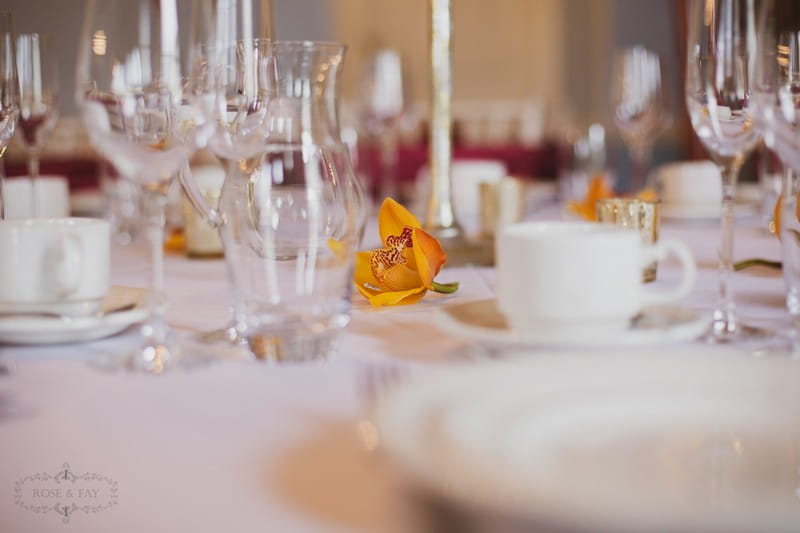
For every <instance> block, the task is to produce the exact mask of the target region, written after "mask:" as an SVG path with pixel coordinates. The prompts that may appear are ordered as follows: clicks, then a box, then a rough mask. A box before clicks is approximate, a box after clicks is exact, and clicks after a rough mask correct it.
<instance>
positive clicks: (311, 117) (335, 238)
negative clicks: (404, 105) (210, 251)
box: [190, 41, 364, 361]
mask: <svg viewBox="0 0 800 533" xmlns="http://www.w3.org/2000/svg"><path fill="white" fill-rule="evenodd" d="M343 55H344V47H343V46H342V45H340V44H338V43H312V42H281V41H276V42H272V43H270V44H269V53H268V54H266V55H262V56H260V57H261V58H262V59H263V60H264V61H266V63H267V64H268V65H269V68H268V69H266V70H261V71H260V72H262V73H264V75H265V76H267V79H266V84H267V86H268V88H267V89H266V93H267V94H266V96H265V97H264V98H263V99H260V101H259V102H258V105H259V106H267V112H266V123H264V121H261V120H259V121H258V122H259V125H260V126H259V127H260V128H262V129H263V132H264V136H263V141H262V142H261V143H259V145H260V146H259V151H260V155H258V157H257V158H256V159H255V160H254V159H252V158H251V159H250V160H245V159H244V158H239V159H240V160H241V164H239V165H230V166H229V168H228V172H227V175H226V178H225V183H224V184H223V187H222V193H221V197H220V202H219V213H220V216H221V217H222V218H223V219H224V223H223V224H222V225H221V228H220V232H221V237H222V242H223V246H224V249H225V259H226V261H227V262H228V268H229V272H230V276H231V281H232V284H233V291H234V298H235V302H236V308H237V313H236V315H237V320H239V321H241V322H243V323H242V324H240V325H239V326H237V329H238V330H239V332H240V334H241V335H242V336H243V337H244V338H245V339H246V342H247V345H248V346H249V348H250V350H251V351H252V353H253V354H254V355H255V357H257V358H259V359H268V360H274V361H302V360H310V359H318V358H324V357H326V356H328V355H330V354H331V353H332V351H333V348H334V341H335V338H336V333H337V331H338V330H339V329H341V328H342V327H344V326H345V325H347V323H348V322H349V316H350V292H351V288H352V270H353V254H354V251H355V248H356V246H357V244H358V241H359V238H360V235H361V232H362V231H363V224H364V208H363V195H362V191H361V187H360V185H359V183H358V180H357V177H356V176H355V174H354V172H353V170H352V165H351V163H350V159H349V152H348V149H347V146H346V145H345V144H344V143H342V142H341V140H340V138H339V120H338V109H337V107H338V100H339V94H338V86H339V73H340V68H341V64H342V60H343ZM262 59H259V61H260V60H262ZM253 110H254V109H251V111H253ZM251 114H252V113H251ZM254 161H255V163H254ZM190 185H191V184H190Z"/></svg>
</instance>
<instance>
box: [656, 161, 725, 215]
mask: <svg viewBox="0 0 800 533" xmlns="http://www.w3.org/2000/svg"><path fill="white" fill-rule="evenodd" d="M655 172H656V180H657V184H658V188H659V191H660V198H661V201H662V202H663V203H664V204H665V205H668V206H683V207H709V208H712V209H713V208H718V209H719V208H720V205H721V203H722V177H721V176H720V172H719V168H718V167H717V165H716V164H714V163H713V162H711V161H682V162H678V163H669V164H667V165H662V166H660V167H659V168H658V169H656V171H655Z"/></svg>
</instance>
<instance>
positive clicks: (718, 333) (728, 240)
mask: <svg viewBox="0 0 800 533" xmlns="http://www.w3.org/2000/svg"><path fill="white" fill-rule="evenodd" d="M720 172H721V173H722V228H721V231H722V238H721V241H720V247H719V302H718V304H717V308H716V310H715V311H714V335H715V337H717V338H718V339H722V338H725V337H727V336H730V335H733V334H735V333H736V330H737V322H736V309H735V305H734V302H733V290H732V289H731V285H730V277H731V274H732V273H733V202H734V199H735V195H736V180H737V177H738V168H737V166H736V165H735V163H734V164H726V165H722V166H720Z"/></svg>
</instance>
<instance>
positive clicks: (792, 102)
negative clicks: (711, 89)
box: [754, 2, 800, 357]
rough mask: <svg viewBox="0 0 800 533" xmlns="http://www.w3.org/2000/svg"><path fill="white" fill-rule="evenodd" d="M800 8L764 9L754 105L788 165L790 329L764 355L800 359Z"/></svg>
mask: <svg viewBox="0 0 800 533" xmlns="http://www.w3.org/2000/svg"><path fill="white" fill-rule="evenodd" d="M799 8H800V6H797V4H796V3H795V2H763V3H762V4H761V5H760V10H759V13H758V15H759V17H758V18H759V22H758V56H757V60H756V83H755V84H754V85H755V87H754V102H755V119H756V124H757V126H758V127H759V129H761V130H762V131H763V132H764V142H765V144H766V145H767V146H768V147H770V148H771V149H773V150H775V152H776V153H777V155H778V156H779V157H780V158H781V160H782V161H783V163H784V165H783V166H784V174H783V180H782V191H781V192H782V194H781V206H780V215H779V220H778V221H776V222H778V223H779V226H780V239H781V256H782V260H783V277H784V282H785V284H786V307H787V309H788V312H789V317H790V319H791V325H790V328H789V330H788V331H787V332H786V333H785V334H784V335H781V336H780V337H778V338H777V339H775V340H773V341H772V342H770V343H768V344H767V345H766V346H765V347H763V348H761V349H760V350H759V352H757V353H759V354H764V353H770V352H774V351H779V352H783V353H786V352H788V353H790V354H792V355H793V356H794V357H800V241H799V240H798V239H800V221H798V218H797V203H798V200H797V196H798V194H800V180H798V176H800V9H799Z"/></svg>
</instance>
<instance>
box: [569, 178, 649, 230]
mask: <svg viewBox="0 0 800 533" xmlns="http://www.w3.org/2000/svg"><path fill="white" fill-rule="evenodd" d="M633 197H634V198H638V199H639V200H644V201H648V202H655V201H657V200H658V195H657V194H656V192H655V191H654V190H653V189H642V190H641V191H639V192H638V193H636V194H635V195H634V196H633ZM606 198H614V191H613V190H612V189H611V187H609V186H608V184H607V183H606V181H605V179H603V176H602V175H598V176H594V177H593V178H592V179H591V180H590V181H589V189H588V190H587V191H586V198H584V200H583V201H581V202H570V203H569V204H568V205H567V209H569V211H570V212H572V213H574V214H576V215H578V216H579V217H581V218H584V219H586V220H588V221H590V222H597V209H596V204H597V201H598V200H605V199H606Z"/></svg>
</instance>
